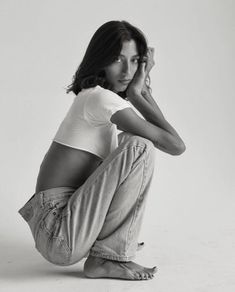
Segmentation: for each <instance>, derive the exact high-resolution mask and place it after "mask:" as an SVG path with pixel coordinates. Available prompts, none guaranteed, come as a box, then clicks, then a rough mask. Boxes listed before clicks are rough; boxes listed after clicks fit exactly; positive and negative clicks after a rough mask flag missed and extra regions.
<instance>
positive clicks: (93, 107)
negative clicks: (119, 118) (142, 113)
mask: <svg viewBox="0 0 235 292" xmlns="http://www.w3.org/2000/svg"><path fill="white" fill-rule="evenodd" d="M128 107H131V106H130V104H129V103H128V102H127V101H126V100H125V99H123V98H122V97H121V96H119V95H117V94H116V93H114V92H113V91H111V90H108V89H102V90H100V91H98V92H94V93H93V94H91V95H89V96H88V97H87V101H86V106H85V112H86V116H87V117H88V119H90V120H92V121H94V122H96V123H99V124H107V123H111V122H110V118H111V116H112V115H113V114H114V113H115V112H117V111H119V110H122V109H125V108H128Z"/></svg>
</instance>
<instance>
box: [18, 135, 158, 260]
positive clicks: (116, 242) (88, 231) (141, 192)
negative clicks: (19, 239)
mask: <svg viewBox="0 0 235 292" xmlns="http://www.w3.org/2000/svg"><path fill="white" fill-rule="evenodd" d="M154 151H155V149H154V145H153V143H152V142H151V141H149V140H147V139H145V138H142V137H139V136H133V135H129V134H127V133H123V134H121V135H119V146H118V147H117V148H116V149H115V151H113V152H112V153H111V154H110V155H109V156H108V157H107V158H106V159H105V160H103V162H102V163H101V164H100V165H99V166H98V168H97V169H96V170H95V171H94V172H93V173H92V174H91V175H90V177H89V178H88V179H87V180H86V181H85V183H84V184H83V185H82V186H81V187H79V188H78V189H74V188H72V187H67V186H64V187H57V188H51V189H47V190H44V191H40V192H38V193H35V194H34V195H33V196H32V197H31V198H30V200H29V201H28V202H27V203H26V204H25V205H24V206H23V207H22V208H21V209H20V210H19V213H20V214H21V215H22V216H23V218H24V219H25V220H26V221H27V223H28V224H29V227H30V229H31V232H32V234H33V238H34V240H35V245H36V248H37V250H38V251H39V252H40V253H41V254H42V256H43V257H45V258H46V259H47V260H48V261H49V262H51V263H53V264H57V265H72V264H74V263H76V262H78V261H80V260H81V259H82V258H84V257H85V256H86V255H87V254H88V253H90V255H93V256H96V257H102V258H106V259H110V260H115V261H120V262H125V261H130V260H133V259H134V257H135V253H136V249H137V245H138V235H139V232H140V228H141V224H142V221H143V214H144V209H145V205H146V198H147V194H148V191H149V187H150V183H151V180H152V176H153V172H154Z"/></svg>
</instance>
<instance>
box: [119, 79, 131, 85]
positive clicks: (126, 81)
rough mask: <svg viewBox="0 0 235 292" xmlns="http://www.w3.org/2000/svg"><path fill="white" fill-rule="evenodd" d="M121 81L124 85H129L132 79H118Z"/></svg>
mask: <svg viewBox="0 0 235 292" xmlns="http://www.w3.org/2000/svg"><path fill="white" fill-rule="evenodd" d="M118 81H119V82H120V83H122V84H124V85H127V84H129V83H130V81H131V80H130V79H123V80H118Z"/></svg>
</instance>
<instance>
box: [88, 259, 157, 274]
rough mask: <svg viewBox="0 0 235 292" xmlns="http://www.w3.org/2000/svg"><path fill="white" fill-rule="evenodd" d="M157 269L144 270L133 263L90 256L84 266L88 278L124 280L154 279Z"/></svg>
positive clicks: (144, 268)
mask: <svg viewBox="0 0 235 292" xmlns="http://www.w3.org/2000/svg"><path fill="white" fill-rule="evenodd" d="M156 272H157V268H156V267H154V268H146V267H143V266H140V265H138V264H136V263H134V262H117V261H110V260H106V259H104V258H98V257H93V256H90V255H89V257H88V259H87V260H86V262H85V264H84V274H85V275H86V276H87V277H88V278H117V279H126V280H148V279H152V278H153V277H154V274H155V273H156Z"/></svg>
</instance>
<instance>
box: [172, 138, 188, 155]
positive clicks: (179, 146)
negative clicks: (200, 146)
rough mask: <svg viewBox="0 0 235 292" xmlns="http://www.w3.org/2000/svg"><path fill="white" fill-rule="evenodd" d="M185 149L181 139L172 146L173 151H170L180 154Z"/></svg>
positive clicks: (173, 153)
mask: <svg viewBox="0 0 235 292" xmlns="http://www.w3.org/2000/svg"><path fill="white" fill-rule="evenodd" d="M185 150H186V146H185V144H184V142H183V141H179V142H178V143H177V144H176V145H175V147H174V151H173V152H172V153H171V154H172V155H181V154H183V153H184V151H185Z"/></svg>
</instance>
